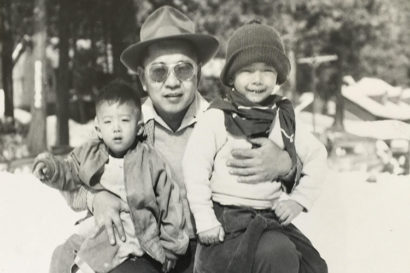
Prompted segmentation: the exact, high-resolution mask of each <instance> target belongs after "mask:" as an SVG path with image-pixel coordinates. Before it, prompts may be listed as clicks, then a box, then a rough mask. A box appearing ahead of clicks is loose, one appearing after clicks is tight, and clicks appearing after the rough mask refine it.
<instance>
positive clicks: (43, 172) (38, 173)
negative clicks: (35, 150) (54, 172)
mask: <svg viewBox="0 0 410 273" xmlns="http://www.w3.org/2000/svg"><path fill="white" fill-rule="evenodd" d="M33 174H34V176H35V177H37V178H38V179H40V181H41V182H45V181H48V180H49V179H50V178H51V172H50V170H49V169H48V168H47V166H46V164H44V162H39V163H38V164H36V166H35V167H34V170H33Z"/></svg>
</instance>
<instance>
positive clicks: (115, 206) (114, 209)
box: [93, 191, 129, 245]
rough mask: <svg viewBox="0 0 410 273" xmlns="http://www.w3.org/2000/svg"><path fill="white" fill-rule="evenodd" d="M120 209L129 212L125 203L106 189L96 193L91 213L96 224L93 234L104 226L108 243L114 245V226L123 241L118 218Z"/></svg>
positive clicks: (120, 223)
mask: <svg viewBox="0 0 410 273" xmlns="http://www.w3.org/2000/svg"><path fill="white" fill-rule="evenodd" d="M122 211H126V212H129V209H128V206H127V203H125V202H124V201H123V200H121V199H120V198H119V197H117V196H115V195H114V194H112V193H109V192H107V191H101V192H98V193H96V194H95V196H94V201H93V214H94V219H95V222H96V225H97V227H96V230H95V233H94V236H96V235H97V234H98V232H99V231H100V230H101V228H102V227H105V230H106V232H107V235H108V238H109V240H110V243H111V244H112V245H115V243H116V239H115V235H114V228H115V229H116V230H117V232H118V234H119V236H120V239H121V240H122V241H125V240H126V238H125V232H124V227H123V225H122V222H121V219H120V212H122Z"/></svg>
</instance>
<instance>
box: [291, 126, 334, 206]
mask: <svg viewBox="0 0 410 273" xmlns="http://www.w3.org/2000/svg"><path fill="white" fill-rule="evenodd" d="M295 146H296V152H297V154H298V156H299V158H300V160H301V161H302V164H303V167H302V170H301V177H300V182H299V184H298V185H297V186H296V187H295V189H294V190H293V192H292V193H290V195H289V197H290V199H292V200H295V201H296V202H298V203H299V204H301V205H302V206H303V207H304V210H305V211H307V210H309V209H310V208H311V207H312V205H313V203H314V201H315V200H316V199H317V197H318V196H319V194H320V191H321V189H322V184H323V182H324V181H325V178H326V174H327V151H326V149H325V146H324V145H323V144H322V143H321V142H320V141H319V140H318V139H317V138H316V137H315V136H314V135H312V134H311V133H310V132H309V131H308V130H307V128H306V127H305V126H304V125H303V123H301V122H300V121H299V122H297V123H296V136H295Z"/></svg>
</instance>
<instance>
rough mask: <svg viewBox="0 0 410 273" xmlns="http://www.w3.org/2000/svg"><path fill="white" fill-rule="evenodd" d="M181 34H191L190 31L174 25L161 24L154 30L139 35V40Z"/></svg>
mask: <svg viewBox="0 0 410 273" xmlns="http://www.w3.org/2000/svg"><path fill="white" fill-rule="evenodd" d="M181 34H192V33H191V32H190V31H188V30H186V29H184V28H179V27H176V26H162V27H159V28H157V29H156V30H155V32H153V33H150V34H147V35H144V36H141V41H146V40H151V39H156V38H164V37H169V36H176V35H181Z"/></svg>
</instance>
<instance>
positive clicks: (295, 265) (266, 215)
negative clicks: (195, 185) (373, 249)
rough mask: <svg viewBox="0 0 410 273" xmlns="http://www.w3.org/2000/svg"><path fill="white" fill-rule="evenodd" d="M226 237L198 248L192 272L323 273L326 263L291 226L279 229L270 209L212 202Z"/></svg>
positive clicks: (307, 240) (275, 217)
mask: <svg viewBox="0 0 410 273" xmlns="http://www.w3.org/2000/svg"><path fill="white" fill-rule="evenodd" d="M214 211H215V214H216V217H217V218H218V220H219V221H220V223H221V224H222V226H223V228H224V230H225V233H226V236H225V241H224V242H223V243H221V244H216V245H211V246H205V245H202V244H199V245H198V249H197V253H196V257H195V272H196V273H222V272H223V273H229V272H242V273H268V272H269V273H282V272H283V273H285V272H286V273H327V265H326V262H325V261H324V260H323V259H322V258H321V257H320V255H319V253H318V252H317V250H316V249H315V248H314V247H313V246H312V244H311V242H310V241H309V239H308V238H306V236H304V235H303V234H302V233H301V232H300V231H299V230H298V229H297V228H296V227H295V226H294V225H292V224H290V225H288V226H281V225H280V223H279V221H278V218H277V216H276V215H275V213H274V212H273V211H272V210H254V209H252V208H241V207H234V206H221V205H219V204H218V203H214Z"/></svg>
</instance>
